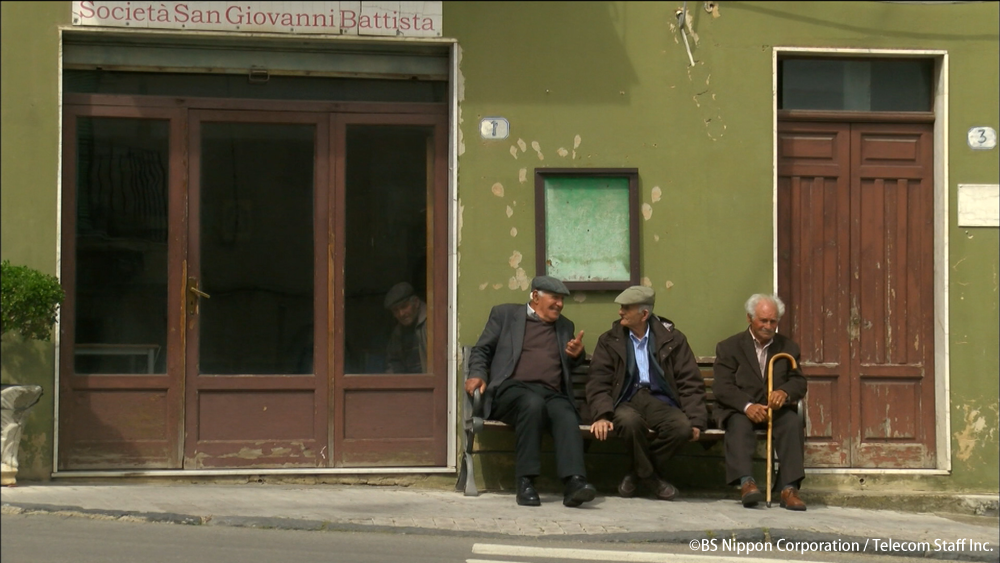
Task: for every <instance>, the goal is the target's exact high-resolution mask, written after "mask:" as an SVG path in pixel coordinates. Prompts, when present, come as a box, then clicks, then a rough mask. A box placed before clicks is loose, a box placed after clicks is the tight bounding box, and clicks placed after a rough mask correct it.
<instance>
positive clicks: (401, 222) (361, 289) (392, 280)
mask: <svg viewBox="0 0 1000 563" xmlns="http://www.w3.org/2000/svg"><path fill="white" fill-rule="evenodd" d="M333 122H334V128H335V131H336V139H337V143H336V146H337V147H338V149H337V152H336V154H337V165H336V167H335V168H336V170H337V174H336V204H335V217H336V220H335V224H336V225H337V235H336V236H337V238H338V239H339V240H342V241H344V246H343V247H341V248H343V252H342V253H340V254H338V256H337V260H338V262H337V265H336V267H335V272H336V275H337V278H336V279H335V283H334V285H335V287H341V288H343V289H342V291H340V292H337V294H336V296H335V298H334V300H335V305H334V306H335V310H342V311H343V315H342V317H341V319H342V320H341V323H343V324H341V323H337V325H336V330H335V339H334V340H335V346H336V349H335V357H336V359H335V361H334V365H333V368H334V395H333V397H334V398H333V401H334V408H335V412H334V417H333V421H332V423H331V424H332V427H333V436H334V441H333V452H334V457H333V461H334V463H335V465H337V466H341V467H363V466H369V467H375V466H386V467H405V466H440V465H444V464H445V463H446V461H447V460H446V455H447V443H446V440H447V435H448V431H447V412H448V408H447V364H446V359H445V352H446V349H447V347H446V345H444V343H445V342H446V334H447V333H446V317H445V311H446V304H447V301H446V299H445V295H446V292H445V291H444V288H446V287H447V279H446V273H447V267H446V264H447V256H446V253H445V249H446V244H447V221H446V218H447V212H446V209H447V208H446V207H445V203H446V196H447V180H446V176H445V171H446V170H447V167H446V165H445V162H446V161H445V158H446V155H447V144H446V143H447V135H446V131H445V123H446V121H445V119H444V116H437V115H352V116H336V117H334V118H333ZM399 282H407V283H409V284H410V285H411V286H412V287H413V289H414V294H415V296H416V298H418V299H419V300H420V303H421V305H420V307H421V308H422V311H423V313H422V314H421V315H419V316H418V317H417V318H415V319H408V320H407V321H406V322H407V323H409V324H406V325H403V324H398V323H397V321H396V319H395V318H394V317H393V314H391V313H390V312H389V311H388V310H387V309H386V303H385V302H384V299H385V297H386V294H387V292H388V290H389V289H390V288H391V287H392V286H394V285H396V284H397V283H399ZM424 319H426V320H424ZM421 325H422V327H423V328H422V332H421V329H420V328H419V327H420V326H421ZM421 339H425V343H424V346H425V352H423V353H418V348H419V347H420V340H421ZM400 343H401V344H400ZM399 349H402V350H404V351H409V352H410V353H409V354H403V356H405V357H403V358H402V359H400V358H399V357H396V355H395V353H394V352H392V353H391V352H390V350H399Z"/></svg>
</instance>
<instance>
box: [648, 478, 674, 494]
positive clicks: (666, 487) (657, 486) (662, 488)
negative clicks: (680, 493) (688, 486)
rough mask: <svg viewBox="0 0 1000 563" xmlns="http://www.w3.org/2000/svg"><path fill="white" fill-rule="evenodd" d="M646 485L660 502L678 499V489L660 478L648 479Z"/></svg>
mask: <svg viewBox="0 0 1000 563" xmlns="http://www.w3.org/2000/svg"><path fill="white" fill-rule="evenodd" d="M645 485H646V488H648V489H649V491H650V492H651V493H653V496H655V497H656V498H658V499H660V500H674V498H676V497H677V488H676V487H674V486H673V485H671V484H670V483H668V482H666V481H664V480H663V479H660V478H659V477H650V478H649V479H646V480H645Z"/></svg>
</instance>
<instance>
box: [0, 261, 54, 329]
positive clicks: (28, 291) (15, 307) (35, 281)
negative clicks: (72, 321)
mask: <svg viewBox="0 0 1000 563" xmlns="http://www.w3.org/2000/svg"><path fill="white" fill-rule="evenodd" d="M0 266H2V267H0V285H2V286H3V287H2V292H0V334H2V335H7V333H17V334H20V335H21V337H22V338H23V339H25V340H29V339H33V340H49V338H51V337H52V325H53V324H54V323H55V322H56V311H57V310H58V309H59V304H60V303H61V302H62V300H63V297H65V295H64V293H63V290H62V287H61V286H60V285H59V280H58V279H56V277H55V276H50V275H48V274H43V273H42V272H39V271H38V270H34V269H32V268H29V267H27V266H11V265H10V261H9V260H4V261H3V264H2V265H0Z"/></svg>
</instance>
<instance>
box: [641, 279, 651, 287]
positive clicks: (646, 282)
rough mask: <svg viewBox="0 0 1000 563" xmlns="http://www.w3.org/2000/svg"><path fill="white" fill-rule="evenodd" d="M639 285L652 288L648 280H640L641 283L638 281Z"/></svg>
mask: <svg viewBox="0 0 1000 563" xmlns="http://www.w3.org/2000/svg"><path fill="white" fill-rule="evenodd" d="M639 283H640V284H642V285H643V286H645V287H653V282H652V281H650V279H649V278H642V281H640V282H639Z"/></svg>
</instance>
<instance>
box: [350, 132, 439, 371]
mask: <svg viewBox="0 0 1000 563" xmlns="http://www.w3.org/2000/svg"><path fill="white" fill-rule="evenodd" d="M433 132H434V130H433V128H431V127H421V126H383V125H350V126H348V128H347V151H346V167H345V175H346V189H347V194H346V210H345V211H346V215H347V225H346V229H347V237H346V239H347V240H346V245H347V250H346V261H345V266H344V280H345V281H344V283H345V287H344V297H345V304H344V306H345V311H344V317H345V324H344V326H345V327H346V330H345V331H344V339H345V341H344V344H345V346H344V356H345V357H344V372H345V373H426V372H427V365H428V359H427V328H428V327H427V317H428V315H429V314H430V311H429V305H428V304H427V303H426V301H427V298H426V295H427V242H428V241H427V228H428V226H427V225H428V222H427V209H428V198H429V195H428V194H429V193H430V191H429V189H428V186H429V184H430V178H429V177H430V175H431V172H432V170H433V167H432V166H431V165H430V163H432V162H433V152H432V147H433V143H432V139H433ZM406 284H408V285H406ZM390 290H392V291H390ZM387 298H388V301H392V303H389V302H387Z"/></svg>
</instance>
